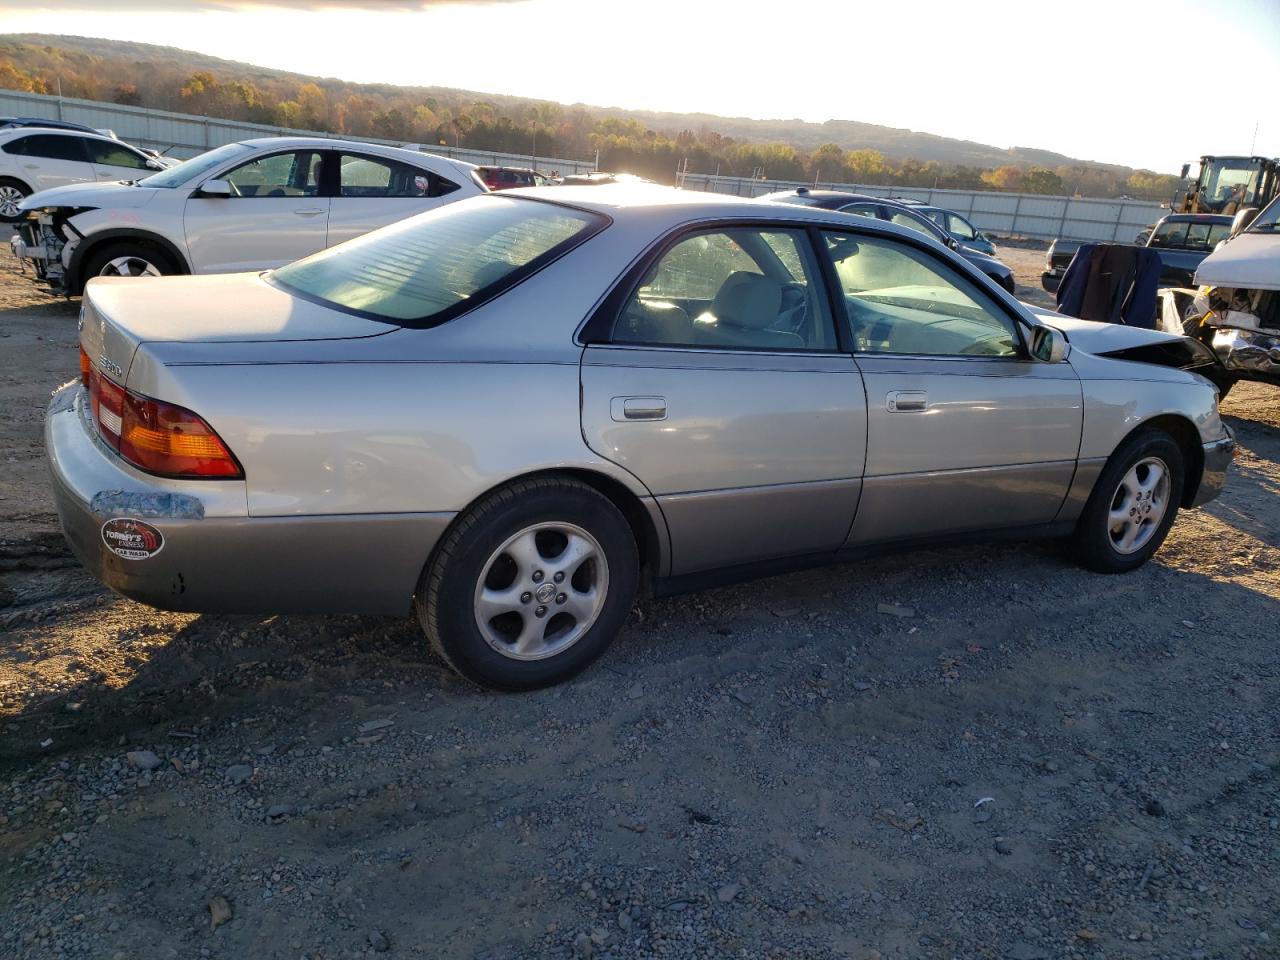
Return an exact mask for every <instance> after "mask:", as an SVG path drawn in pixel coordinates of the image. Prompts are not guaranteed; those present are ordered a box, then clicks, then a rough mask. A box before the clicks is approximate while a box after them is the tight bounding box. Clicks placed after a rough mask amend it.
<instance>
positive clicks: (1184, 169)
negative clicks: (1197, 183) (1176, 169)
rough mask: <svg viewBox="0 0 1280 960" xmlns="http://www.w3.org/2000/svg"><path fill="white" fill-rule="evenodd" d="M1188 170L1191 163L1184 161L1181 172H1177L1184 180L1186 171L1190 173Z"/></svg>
mask: <svg viewBox="0 0 1280 960" xmlns="http://www.w3.org/2000/svg"><path fill="white" fill-rule="evenodd" d="M1190 172H1191V164H1189V163H1184V164H1183V165H1182V173H1180V174H1179V176H1180V177H1181V178H1182V179H1183V180H1185V179H1187V174H1188V173H1190Z"/></svg>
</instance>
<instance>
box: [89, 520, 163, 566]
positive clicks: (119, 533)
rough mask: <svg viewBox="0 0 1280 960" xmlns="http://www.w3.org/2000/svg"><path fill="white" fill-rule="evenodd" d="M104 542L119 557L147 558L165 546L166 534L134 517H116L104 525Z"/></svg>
mask: <svg viewBox="0 0 1280 960" xmlns="http://www.w3.org/2000/svg"><path fill="white" fill-rule="evenodd" d="M102 542H103V543H105V544H106V545H107V549H108V550H110V551H111V552H112V553H114V554H115V555H116V556H117V557H123V558H124V559H125V560H147V559H150V558H151V557H154V556H155V555H156V554H157V553H159V552H160V551H161V549H163V548H164V534H162V533H161V532H160V531H159V530H157V529H156V528H155V527H153V526H152V525H151V524H149V523H146V522H144V521H142V520H134V519H133V518H132V517H115V518H114V519H111V520H108V521H107V522H106V523H104V524H103V525H102Z"/></svg>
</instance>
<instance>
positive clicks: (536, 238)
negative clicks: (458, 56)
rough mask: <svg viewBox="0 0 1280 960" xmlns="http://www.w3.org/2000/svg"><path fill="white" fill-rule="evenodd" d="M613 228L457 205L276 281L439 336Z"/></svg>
mask: <svg viewBox="0 0 1280 960" xmlns="http://www.w3.org/2000/svg"><path fill="white" fill-rule="evenodd" d="M607 223H608V221H607V220H606V219H605V218H604V217H601V216H597V215H595V214H591V213H586V212H584V211H582V210H577V209H574V208H572V207H564V206H561V205H560V204H556V203H545V202H540V201H537V200H529V199H524V198H507V197H497V196H493V195H492V194H490V195H486V196H484V197H476V198H473V199H471V200H463V201H460V202H458V203H451V204H448V205H447V206H443V207H440V208H438V209H436V210H432V211H430V212H428V213H424V214H421V215H419V216H416V217H411V218H410V219H408V220H402V221H401V222H399V223H395V224H392V225H391V226H389V227H384V228H382V229H381V230H375V231H373V232H372V233H368V234H365V235H364V236H363V237H357V238H356V239H355V240H350V241H348V242H347V243H343V244H340V245H338V246H336V247H333V248H331V249H329V250H325V251H324V252H322V253H318V254H316V255H314V256H311V257H307V258H306V259H305V260H299V261H297V262H296V263H291V264H289V265H288V266H286V267H281V268H280V269H279V270H277V271H275V273H274V274H272V279H273V280H274V281H275V282H276V283H278V284H280V285H281V286H283V287H285V288H286V289H288V290H291V291H293V292H294V293H298V294H300V295H302V296H304V297H307V298H309V299H313V300H319V301H321V302H322V303H325V304H328V305H330V306H334V307H338V308H339V309H342V310H349V311H352V312H355V313H359V314H361V315H363V316H368V317H372V318H374V319H377V320H386V321H388V322H391V323H398V324H406V325H411V326H431V325H433V324H436V323H443V322H444V321H445V320H448V319H450V318H452V317H455V316H457V315H458V314H459V313H462V312H464V311H465V310H467V309H469V308H470V307H471V306H473V305H475V304H478V303H482V302H483V301H485V300H487V299H489V298H490V297H492V296H495V295H496V294H498V293H500V292H501V291H502V290H503V289H505V288H506V287H508V286H510V285H511V284H513V283H516V282H518V281H519V280H521V279H523V278H524V277H526V276H528V275H529V274H531V273H533V272H535V271H537V270H539V269H541V268H542V267H543V266H545V265H546V264H548V263H550V262H551V261H552V260H554V259H555V258H556V257H558V256H560V255H561V254H563V253H564V252H566V251H567V250H569V249H570V248H571V247H573V246H576V245H577V244H578V243H581V242H582V241H583V240H585V239H587V237H589V236H591V235H592V234H593V233H595V232H596V231H598V230H600V229H602V228H603V227H604V226H605V225H606V224H607Z"/></svg>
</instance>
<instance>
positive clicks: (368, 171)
mask: <svg viewBox="0 0 1280 960" xmlns="http://www.w3.org/2000/svg"><path fill="white" fill-rule="evenodd" d="M475 169H476V168H475V167H474V166H473V165H472V164H469V163H463V162H462V161H460V160H450V159H448V158H446V157H438V156H434V155H432V154H426V153H417V152H414V151H412V150H403V149H400V148H397V147H384V146H379V145H377V144H372V143H356V142H352V141H348V140H329V139H321V138H316V137H269V138H265V139H261V140H245V141H243V142H241V143H229V144H227V145H225V146H222V147H217V148H216V149H213V150H210V151H209V152H208V153H203V154H201V155H200V156H198V157H194V158H193V159H191V160H188V161H186V162H185V163H180V164H178V165H177V166H176V167H173V168H171V169H169V170H164V171H161V172H159V173H155V174H152V175H151V176H149V177H145V178H143V179H141V180H131V181H119V182H115V183H105V184H103V183H100V184H86V185H83V186H73V187H62V188H59V189H56V190H48V191H45V192H42V193H38V194H35V195H33V196H31V197H28V198H27V199H26V200H25V201H24V202H23V203H22V206H21V210H22V213H23V215H24V217H25V218H26V219H25V221H24V222H23V223H22V224H21V225H20V227H19V231H18V235H17V236H15V237H14V238H13V239H12V240H11V241H10V242H11V244H12V248H13V252H14V254H15V255H16V256H17V257H19V258H20V259H22V260H26V261H28V262H29V263H31V264H32V266H33V267H34V268H35V275H36V278H37V279H38V280H39V281H40V282H43V283H47V284H48V285H49V287H50V288H51V289H52V290H53V291H54V292H55V293H61V294H65V295H67V296H74V295H77V294H79V293H80V291H81V290H82V289H83V288H84V284H85V282H86V281H87V280H89V279H90V278H91V277H95V276H142V275H146V276H160V275H164V274H183V273H196V274H199V273H235V272H238V271H250V270H267V269H272V268H275V267H280V266H283V265H284V264H286V263H291V262H292V261H294V260H298V259H300V258H301V257H305V256H309V255H310V254H313V253H319V252H320V251H321V250H324V249H325V248H327V247H331V246H333V245H334V244H338V243H341V242H343V241H344V240H350V239H352V238H354V237H358V236H360V235H361V234H364V233H367V232H369V231H370V230H373V229H376V228H378V227H383V226H386V225H387V224H389V223H393V222H395V221H396V220H401V219H403V218H404V217H408V216H412V215H414V214H418V213H422V212H424V211H426V210H430V209H432V208H433V207H437V206H440V205H442V204H446V203H450V202H452V201H454V200H461V199H463V198H465V197H471V196H475V195H477V194H481V193H486V192H487V188H486V187H485V186H484V183H483V182H482V181H481V180H480V178H479V177H478V176H476V174H475Z"/></svg>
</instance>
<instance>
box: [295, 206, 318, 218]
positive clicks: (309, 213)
mask: <svg viewBox="0 0 1280 960" xmlns="http://www.w3.org/2000/svg"><path fill="white" fill-rule="evenodd" d="M293 212H294V213H295V214H297V215H298V216H300V217H314V216H315V215H316V214H317V213H324V210H322V209H320V208H319V207H307V209H305V210H295V211H293Z"/></svg>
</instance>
